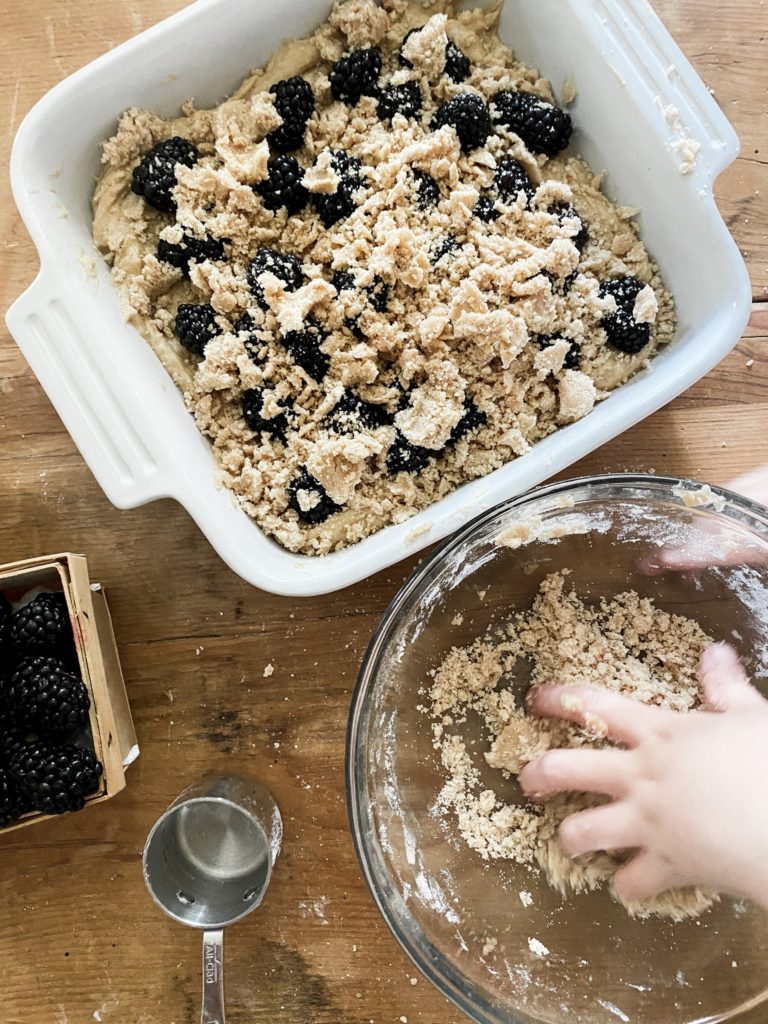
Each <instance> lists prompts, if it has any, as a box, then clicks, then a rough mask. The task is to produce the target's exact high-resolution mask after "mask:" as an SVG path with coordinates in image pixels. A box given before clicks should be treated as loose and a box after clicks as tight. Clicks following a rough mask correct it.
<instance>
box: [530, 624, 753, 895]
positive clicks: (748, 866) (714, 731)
mask: <svg viewBox="0 0 768 1024" xmlns="http://www.w3.org/2000/svg"><path fill="white" fill-rule="evenodd" d="M701 679H702V685H703V688H704V693H705V696H706V701H707V707H708V709H709V710H706V711H698V712H692V713H690V714H680V713H676V712H672V711H666V710H663V709H661V708H654V707H649V706H648V705H645V704H641V703H639V702H638V701H635V700H630V699H628V698H625V697H621V696H619V695H617V694H614V693H611V692H609V691H607V690H592V689H583V690H582V689H571V688H568V689H566V688H564V687H557V686H545V687H539V688H537V689H535V690H533V691H532V692H531V697H530V702H529V703H530V707H531V710H532V711H533V712H534V713H536V714H539V715H549V716H552V717H558V718H567V719H570V720H572V721H576V722H580V723H583V722H584V721H585V719H587V720H588V721H589V722H590V723H591V728H593V729H594V728H595V725H596V723H600V724H602V723H604V724H605V726H606V727H607V731H608V735H609V736H610V737H611V738H612V739H614V740H615V741H617V742H619V743H622V744H624V746H625V747H626V749H616V748H609V749H605V750H595V749H591V748H589V749H587V748H582V749H577V750H552V751H549V752H548V753H546V754H544V755H543V756H542V757H540V758H538V759H537V760H536V761H533V762H531V764H529V765H528V766H527V767H526V768H524V769H523V771H522V772H521V774H520V784H521V785H522V787H523V790H524V792H525V793H526V794H527V795H528V796H529V797H531V799H534V800H540V799H544V798H546V797H550V796H553V795H555V794H556V793H561V792H566V791H578V792H588V793H600V794H604V795H605V796H608V797H611V798H612V802H611V803H606V804H604V805H602V806H600V807H597V808H594V809H591V810H588V811H582V812H580V813H579V814H574V815H572V816H571V817H570V818H567V819H566V820H565V821H564V822H563V824H562V826H561V828H560V840H561V842H562V845H563V847H564V849H565V851H566V853H568V854H569V855H570V856H572V857H577V856H580V855H581V854H585V853H589V852H591V851H597V850H633V851H637V852H636V854H635V856H634V857H633V859H631V860H630V861H629V862H628V863H627V864H626V865H625V866H624V867H622V868H621V869H620V870H619V871H618V872H617V874H616V876H615V881H614V887H615V889H616V892H617V894H618V895H619V896H620V897H621V899H622V900H627V901H635V900H647V899H651V898H653V897H654V896H657V895H658V894H660V893H662V892H665V891H666V890H668V889H672V888H677V887H681V886H688V885H700V886H702V887H703V888H707V889H712V890H714V891H717V892H727V893H730V894H731V895H733V896H738V897H748V898H750V899H752V900H754V901H755V902H757V903H760V904H762V905H763V906H766V907H768V798H767V797H766V784H765V780H766V778H767V777H768V701H766V700H764V699H763V698H762V697H761V696H760V694H759V693H758V692H757V690H756V689H754V688H753V687H752V686H751V685H750V682H749V680H748V679H747V677H746V674H745V672H744V668H743V666H742V664H741V662H740V661H739V658H738V656H737V654H736V652H735V651H734V650H733V648H732V647H729V646H728V645H727V644H717V645H715V646H712V647H710V648H709V649H708V650H707V651H706V652H705V654H704V656H703V658H702V663H701ZM564 698H566V699H565V700H564Z"/></svg>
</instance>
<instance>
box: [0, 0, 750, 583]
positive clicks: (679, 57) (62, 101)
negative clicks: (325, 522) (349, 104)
mask: <svg viewBox="0 0 768 1024" xmlns="http://www.w3.org/2000/svg"><path fill="white" fill-rule="evenodd" d="M329 8H330V0H281V3H280V12H279V14H280V16H279V17H278V16H276V8H275V6H274V5H273V4H270V3H267V2H265V0H259V2H254V0H198V2H197V3H193V4H192V5H191V6H190V7H188V8H187V9H185V10H183V11H182V12H181V13H179V14H177V15H175V16H174V17H171V18H169V19H167V20H166V21H164V22H162V23H161V24H159V25H157V26H155V28H152V29H150V30H149V31H148V32H144V33H143V34H142V35H139V36H137V37H136V38H135V39H132V40H130V41H129V42H127V43H125V44H124V45H123V46H120V47H118V48H117V49H116V50H113V51H112V52H111V53H108V54H106V55H105V56H103V57H101V58H99V59H98V60H96V61H94V62H93V63H92V64H89V65H88V66H87V67H85V68H83V69H82V70H81V71H78V72H77V73H76V74H74V75H72V76H71V77H70V78H68V79H67V80H66V81H64V82H62V83H61V85H59V86H57V87H56V88H55V89H53V90H52V91H51V92H50V93H48V95H47V96H45V97H44V98H43V99H42V100H41V101H40V102H39V103H38V104H37V106H35V107H34V109H33V110H32V111H31V113H30V114H29V115H28V116H27V118H26V120H25V121H24V123H23V124H22V126H21V128H20V129H19V133H18V136H17V138H16V143H15V146H14V149H13V155H12V160H11V172H12V183H13V192H14V196H15V199H16V203H17V204H18V207H19V210H20V211H21V215H22V217H23V218H24V221H25V223H26V225H27V227H28V229H29V231H30V234H31V235H32V238H33V239H34V242H35V244H36V245H37V248H38V250H39V252H40V262H41V269H40V274H39V276H38V278H37V279H36V281H35V282H34V284H33V285H32V286H31V287H30V288H29V289H28V291H27V292H25V293H24V295H22V296H21V298H20V299H18V301H17V302H16V303H15V304H14V305H13V307H12V308H11V309H10V311H9V312H8V315H7V322H8V326H9V328H10V330H11V332H12V334H13V336H14V337H15V339H16V341H17V342H18V344H19V346H20V348H21V349H22V351H23V352H24V355H25V356H26V358H27V360H28V361H29V364H30V365H31V367H32V369H33V370H34V372H35V373H36V374H37V376H38V378H39V380H40V382H41V384H42V385H43V387H44V388H45V390H46V392H47V393H48V395H49V397H50V399H51V401H52V402H53V404H54V405H55V407H56V409H57V411H58V412H59V415H60V416H61V418H62V420H63V421H64V423H65V425H66V427H67V429H68V430H69V432H70V433H71V434H72V437H73V438H74V440H75V443H76V444H77V445H78V447H79V449H80V451H81V452H82V454H83V457H84V458H85V459H86V461H87V462H88V464H89V466H90V467H91V469H92V470H93V472H94V474H95V475H96V477H97V479H98V481H99V483H100V484H101V486H102V487H103V489H104V491H105V492H106V494H107V496H108V497H109V498H110V500H111V501H112V502H113V503H114V504H115V505H117V506H118V507H120V508H132V507H135V506H137V505H141V504H143V503H144V502H148V501H152V500H154V499H156V498H161V497H166V496H167V497H172V498H175V499H176V500H177V501H179V502H180V503H181V504H182V505H184V507H185V508H186V509H187V510H188V511H189V513H190V515H191V516H192V517H193V518H194V519H195V520H196V522H197V523H198V525H199V526H200V529H201V530H202V531H203V533H204V534H205V535H206V537H207V538H208V540H209V541H210V542H211V544H212V545H213V546H214V548H215V549H216V550H217V551H218V552H219V554H220V555H221V557H222V558H223V559H224V560H225V561H226V562H227V563H228V564H229V565H230V566H231V567H232V568H233V569H234V570H235V571H236V572H238V573H239V574H240V575H241V576H242V577H243V578H244V579H246V580H248V581H249V582H251V583H253V584H255V585H256V586H259V587H262V588H263V589H265V590H270V591H274V592H276V593H281V594H290V595H310V594H318V593H327V592H330V591H333V590H336V589H339V588H341V587H345V586H348V585H349V584H351V583H354V582H356V581H357V580H360V579H362V578H364V577H366V576H368V575H370V574H371V573H374V572H376V571H377V570H380V569H382V568H384V567H386V566H388V565H391V564H393V563H395V562H397V561H398V560H400V559H402V558H403V557H405V556H406V555H408V554H411V553H413V552H414V551H417V550H419V549H420V548H422V547H424V546H426V545H427V544H429V543H431V542H432V541H435V540H438V539H439V538H442V537H444V536H446V535H447V534H449V533H451V532H452V531H454V530H455V529H457V528H458V527H459V526H461V525H462V524H464V523H466V522H467V521H468V520H469V519H470V518H472V517H473V516H475V515H477V514H478V513H480V512H483V511H485V510H486V509H488V508H490V507H491V506H492V505H495V504H496V503H498V502H500V501H502V500H504V499H506V498H510V497H512V496H514V495H517V494H519V493H522V492H523V491H525V490H527V489H528V488H530V487H533V486H534V485H536V484H538V483H540V482H541V481H543V480H544V479H546V478H547V477H549V476H551V475H553V474H554V473H556V472H558V471H560V470H562V469H564V468H565V467H567V466H569V465H570V464H571V463H573V462H575V461H576V460H577V459H579V458H581V457H582V456H583V455H586V454H587V453H588V452H589V451H591V450H592V449H594V448H596V447H598V446H599V445H601V444H603V443H604V442H606V441H607V440H609V439H610V438H612V437H614V436H615V435H616V434H618V433H619V432H621V431H623V430H626V429H627V428H628V427H630V426H632V425H633V424H634V423H637V422H638V421H639V420H641V419H642V418H643V417H645V416H648V415H649V413H652V412H654V411H655V410H656V409H658V408H659V407H660V406H662V405H664V404H665V403H666V402H669V401H670V400H671V399H672V398H674V397H675V396H676V395H678V394H680V393H681V392H682V391H684V390H685V389H686V388H688V387H690V385H691V384H693V383H694V382H695V381H696V380H697V379H698V378H699V377H701V376H702V375H704V374H705V373H707V372H708V371H709V370H710V369H712V367H714V366H715V364H716V363H718V362H719V360H721V359H722V358H723V356H725V355H726V353H727V352H728V351H729V350H730V349H731V348H732V346H733V345H734V344H735V343H736V341H737V340H738V339H739V337H740V335H741V333H742V331H743V329H744V326H745V324H746V322H747V319H748V316H749V308H750V286H749V281H748V277H747V274H746V270H745V267H744V264H743V261H742V259H741V257H740V255H739V252H738V250H737V248H736V245H735V244H734V242H733V239H732V238H731V236H730V235H729V234H728V231H727V230H726V227H725V225H724V223H723V221H722V219H721V217H720V214H719V213H718V211H717V208H716V206H715V201H714V198H713V194H712V186H713V182H714V180H715V178H716V177H717V175H718V174H719V173H720V172H721V171H722V170H723V169H724V168H725V167H727V166H728V165H729V164H730V163H731V162H732V161H733V160H734V159H735V157H736V155H737V152H738V140H737V137H736V135H735V133H734V131H733V129H732V128H731V126H730V125H729V123H728V122H727V120H726V118H725V117H724V115H723V114H722V112H721V111H720V109H719V108H718V106H717V104H716V103H715V101H714V100H713V98H712V97H711V95H710V94H709V92H708V91H707V89H706V87H705V86H704V84H703V83H702V82H701V80H700V79H699V78H698V76H697V75H696V73H695V72H694V71H693V69H692V68H691V66H690V65H689V63H688V61H687V60H686V59H685V57H684V56H683V54H682V53H681V51H680V50H679V49H678V47H677V46H676V45H675V44H674V42H673V41H672V39H671V38H670V36H669V34H668V33H667V31H666V30H665V28H664V26H663V25H662V24H661V22H660V21H659V20H658V18H657V17H656V15H655V14H654V12H653V10H652V9H651V7H650V6H649V4H648V3H647V2H645V0H508V3H507V6H506V8H505V10H504V13H503V16H502V21H501V33H502V37H503V38H504V39H505V41H506V42H508V43H509V44H510V45H511V46H512V47H513V48H514V49H515V50H516V51H517V52H518V54H519V55H520V56H521V58H523V59H524V60H525V61H526V62H527V63H529V64H532V65H535V66H537V67H539V68H540V69H541V71H542V73H543V74H545V75H546V76H547V77H549V78H550V79H551V80H552V82H553V84H554V86H555V88H556V89H559V88H561V87H562V85H563V84H564V82H565V81H566V79H567V78H569V77H570V76H573V77H574V78H575V81H576V84H577V87H578V97H577V99H576V102H575V104H574V106H573V108H572V110H573V114H574V118H575V121H576V125H577V129H578V131H577V135H576V139H575V146H576V148H578V149H579V150H580V151H581V152H582V153H583V154H584V155H585V156H586V157H587V159H588V160H589V161H590V162H591V164H592V166H593V167H595V168H596V169H597V168H607V169H608V170H609V172H610V175H609V178H608V181H607V190H608V192H609V193H610V195H611V196H614V197H620V199H621V201H622V202H623V203H625V204H629V205H633V206H638V207H640V208H641V209H642V211H643V213H642V216H641V218H640V220H641V224H642V232H643V237H644V239H645V241H646V242H647V244H648V247H649V249H650V251H651V252H652V253H653V254H654V255H655V257H656V259H657V260H658V262H659V263H660V265H661V267H662V270H663V272H664V274H665V275H666V278H667V281H668V282H669V285H670V286H671V289H672V291H673V293H674V295H675V298H676V301H677V306H678V311H679V317H680V332H679V336H678V338H677V340H676V341H675V343H674V344H673V345H672V346H671V347H670V348H669V349H668V350H667V351H665V352H664V353H663V354H662V355H661V356H660V357H659V358H658V359H656V360H655V361H654V363H653V365H652V366H651V368H650V369H649V370H648V371H646V372H645V373H643V374H641V375H640V376H638V377H637V378H636V379H634V380H633V381H632V382H631V383H629V384H628V385H627V386H626V387H624V388H622V389H621V390H620V391H619V392H617V393H615V394H614V395H613V396H612V397H611V398H609V399H608V400H607V401H606V402H604V403H603V404H602V405H600V406H599V407H598V408H597V409H596V410H595V411H594V412H593V413H591V414H590V415H589V416H588V417H587V418H586V419H584V420H582V421H581V422H580V423H576V424H574V425H573V426H570V427H568V428H567V429H565V430H561V431H560V432H559V433H557V434H555V435H553V436H552V437H549V438H547V439H546V440H545V441H542V442H541V443H540V444H538V445H536V447H535V448H534V450H533V451H532V452H531V453H530V454H528V455H526V456H524V457H523V458H520V459H518V460H517V461H516V462H513V463H510V464H509V465H507V466H505V467H503V468H502V469H499V470H498V471H497V472H495V473H493V474H492V475H491V476H488V477H486V478H485V479H482V480H478V481H475V482H473V483H470V484H467V485H466V486H464V487H462V488H461V489H460V490H459V491H457V492H456V493H454V494H452V495H450V496H449V497H447V498H445V499H443V500H442V501H441V502H439V503H438V504H436V505H434V506H433V507H431V508H429V509H427V510H425V511H424V512H422V513H420V514H419V515H418V516H416V517H415V518H414V519H412V520H410V521H409V522H407V523H404V524H402V525H400V526H393V527H390V528H388V529H386V530H383V531H382V532H380V533H379V534H377V535H376V536H373V537H370V538H369V539H367V540H365V541H363V542H362V543H360V544H358V545H356V546H355V547H353V548H350V549H348V550H346V551H341V552H338V553H336V554H334V555H331V556H329V557H326V558H308V557H299V556H296V555H292V554H290V553H288V552H286V551H284V550H283V549H281V548H280V547H279V546H278V545H277V544H275V543H274V542H273V541H271V540H270V539H268V538H267V537H266V536H265V535H264V534H263V533H262V532H261V530H260V529H259V528H258V527H257V526H256V525H255V524H254V523H253V522H252V521H251V520H250V519H249V518H248V517H247V516H246V515H245V513H244V512H243V511H241V510H240V508H239V507H238V506H237V504H236V503H235V501H234V500H233V499H232V497H231V495H230V494H229V493H228V492H227V491H226V490H224V489H222V488H221V487H219V486H218V485H217V482H216V480H217V473H216V465H215V463H214V459H213V456H212V454H211V450H210V448H209V446H208V443H207V442H206V441H205V440H204V438H203V437H202V436H201V435H200V434H199V433H198V431H197V429H196V427H195V425H194V423H193V421H192V419H191V417H190V416H189V414H188V413H187V411H186V409H185V407H184V403H183V401H182V398H181V395H180V394H179V392H178V391H177V389H176V388H175V387H174V385H173V384H172V382H171V379H170V377H169V376H168V374H167V373H166V372H165V370H164V369H163V367H162V366H161V364H160V362H159V361H158V359H157V358H156V357H155V355H154V354H153V352H152V350H151V349H150V348H149V346H148V345H147V344H146V343H145V342H144V341H143V340H142V338H141V337H140V336H139V335H138V334H137V333H136V332H135V331H134V329H133V328H131V327H129V326H127V325H126V324H125V323H124V322H123V319H122V317H121V314H120V311H119V306H118V299H117V294H116V292H115V289H114V288H113V286H112V284H111V281H110V277H109V273H108V270H107V268H106V266H105V265H104V263H103V261H102V260H101V259H100V258H98V257H96V260H95V262H96V266H95V270H94V268H93V257H94V255H95V254H94V251H93V246H92V243H91V237H90V236H91V193H92V190H93V182H94V178H95V176H96V174H97V171H98V167H99V157H100V146H101V143H102V141H103V140H104V139H105V138H107V137H109V136H110V135H111V134H112V133H113V131H114V128H115V123H116V120H117V117H118V115H119V114H120V113H121V112H122V111H123V110H124V109H125V108H126V107H130V106H142V107H149V108H152V109H153V110H156V111H158V112H159V113H161V114H163V115H170V114H173V113H174V112H176V111H177V109H178V107H179V105H180V103H181V102H182V101H184V100H185V99H187V98H188V97H190V96H193V97H194V98H195V100H196V102H197V103H198V105H213V104H216V103H218V102H219V101H220V100H221V99H222V98H223V97H225V96H226V95H227V94H228V93H230V92H231V91H232V90H233V88H234V87H235V86H236V85H237V84H238V82H239V81H240V80H241V79H242V78H243V77H244V76H245V75H246V74H247V72H248V71H249V70H250V69H251V68H253V67H255V66H257V65H259V64H261V63H263V62H264V61H265V60H266V59H267V58H268V57H269V55H270V54H271V53H272V51H273V50H274V49H275V48H276V47H277V46H278V44H279V43H281V42H282V41H283V39H284V38H286V37H287V36H302V35H305V34H307V33H308V32H310V31H311V30H312V29H313V28H314V27H315V26H316V25H317V24H319V23H320V22H321V21H322V20H323V19H324V18H325V17H326V16H327V14H328V10H329ZM668 107H674V108H676V110H677V111H678V112H679V119H678V118H675V117H672V116H671V112H670V111H668V110H667V113H666V115H665V112H664V109H663V108H668ZM682 135H687V136H689V137H690V138H692V139H694V140H695V141H696V142H697V143H698V144H699V145H700V147H701V149H700V151H699V155H698V158H697V160H696V164H695V167H694V169H693V171H692V172H691V173H689V174H685V175H684V174H682V173H681V172H680V166H679V165H680V161H681V152H680V151H679V149H676V148H675V143H676V142H679V141H680V139H681V136H682Z"/></svg>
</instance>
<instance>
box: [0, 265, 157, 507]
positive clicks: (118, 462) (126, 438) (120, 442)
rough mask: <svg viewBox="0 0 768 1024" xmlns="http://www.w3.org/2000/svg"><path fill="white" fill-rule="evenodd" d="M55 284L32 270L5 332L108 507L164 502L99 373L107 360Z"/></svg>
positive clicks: (151, 464) (140, 444)
mask: <svg viewBox="0 0 768 1024" xmlns="http://www.w3.org/2000/svg"><path fill="white" fill-rule="evenodd" d="M71 310H72V303H71V300H70V298H69V297H68V296H67V294H66V291H65V289H64V288H63V287H62V285H61V283H60V282H59V280H58V279H57V278H56V277H55V276H54V275H50V274H49V273H47V272H46V270H45V267H43V269H42V270H41V271H40V273H39V274H38V276H37V278H36V279H35V281H34V282H33V283H32V285H30V287H29V288H28V289H27V290H26V291H25V292H24V294H23V295H21V296H20V297H19V298H18V299H17V300H16V302H15V303H14V304H13V305H12V306H11V308H10V309H9V310H8V313H7V314H6V323H7V325H8V329H9V331H10V332H11V334H12V335H13V337H14V339H15V341H16V344H17V345H18V346H19V348H20V349H21V351H22V353H23V355H24V357H25V359H26V360H27V362H28V363H29V365H30V367H31V368H32V371H33V372H34V374H35V375H36V377H37V378H38V380H39V381H40V383H41V384H42V386H43V388H44V390H45V391H46V393H47V394H48V396H49V398H50V400H51V402H52V403H53V405H54V407H55V408H56V411H57V413H58V414H59V416H60V418H61V420H62V422H63V423H64V426H65V427H66V428H67V430H68V431H69V433H70V434H71V436H72V438H73V440H74V442H75V444H76V445H77V447H78V448H79V450H80V452H81V453H82V455H83V457H84V458H85V460H86V462H87V463H88V465H89V466H90V468H91V469H92V471H93V473H94V475H95V476H96V479H97V480H98V482H99V484H100V485H101V487H102V489H103V490H104V492H105V493H106V495H107V497H108V498H109V500H110V501H111V502H112V503H113V504H114V505H117V506H118V507H119V508H134V507H136V506H137V505H143V504H145V503H146V502H148V501H153V500H155V499H156V498H160V497H165V496H166V495H167V494H168V491H167V490H163V489H162V480H163V476H164V474H162V473H160V472H159V467H158V460H157V459H156V457H155V456H154V455H153V453H152V451H151V450H150V445H149V444H148V442H147V439H146V438H145V437H142V436H140V435H139V433H138V432H137V429H136V427H135V426H134V425H133V424H132V423H131V422H130V419H129V417H128V416H127V415H126V413H125V411H124V410H123V408H122V406H121V404H120V401H119V399H118V398H117V396H116V394H115V392H114V391H113V390H112V388H111V387H110V384H109V383H108V379H107V375H106V374H104V373H102V372H101V369H100V363H101V362H102V361H103V360H104V359H108V358H109V354H108V352H107V350H106V349H105V347H104V345H103V339H102V343H101V344H99V339H98V338H95V337H92V332H91V329H89V327H88V325H83V324H82V323H81V322H79V320H78V317H77V316H76V315H75V314H74V313H73V312H72V311H71Z"/></svg>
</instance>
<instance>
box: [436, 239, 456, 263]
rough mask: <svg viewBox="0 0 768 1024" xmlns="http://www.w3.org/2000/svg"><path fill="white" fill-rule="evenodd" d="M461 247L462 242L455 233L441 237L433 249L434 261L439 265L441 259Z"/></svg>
mask: <svg viewBox="0 0 768 1024" xmlns="http://www.w3.org/2000/svg"><path fill="white" fill-rule="evenodd" d="M460 248H461V244H460V243H459V241H458V240H457V239H456V238H455V237H454V236H453V235H446V236H445V238H441V239H440V241H439V242H438V243H437V245H436V246H435V247H434V249H433V250H432V262H433V263H434V264H435V266H437V264H438V263H439V262H440V260H442V259H443V258H444V257H446V256H452V255H453V254H454V253H455V252H458V251H459V249H460Z"/></svg>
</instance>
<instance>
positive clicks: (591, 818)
mask: <svg viewBox="0 0 768 1024" xmlns="http://www.w3.org/2000/svg"><path fill="white" fill-rule="evenodd" d="M641 833H642V828H641V823H640V822H639V821H638V819H637V816H636V815H635V814H634V812H633V811H632V810H631V809H630V807H629V805H628V804H624V803H614V804H603V805H602V806H601V807H593V808H591V809H590V810H588V811H580V812H579V813H578V814H572V815H571V817H570V818H566V819H565V821H564V822H563V823H562V825H561V826H560V832H559V836H560V843H561V845H562V847H563V849H564V850H565V852H566V853H567V854H568V856H569V857H580V856H581V855H582V854H584V853H594V852H595V851H597V850H629V849H632V848H633V847H636V846H639V845H640V840H641V838H642V837H641Z"/></svg>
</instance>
